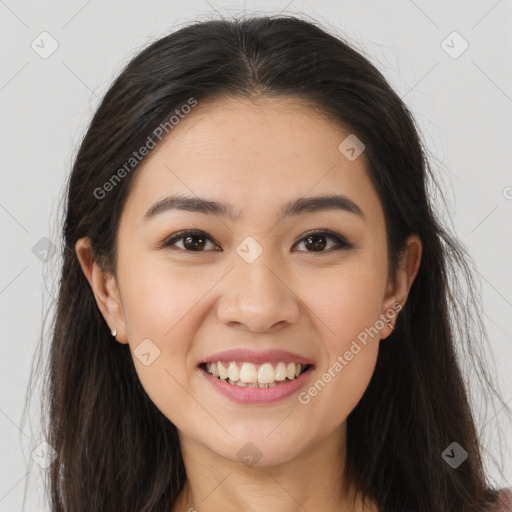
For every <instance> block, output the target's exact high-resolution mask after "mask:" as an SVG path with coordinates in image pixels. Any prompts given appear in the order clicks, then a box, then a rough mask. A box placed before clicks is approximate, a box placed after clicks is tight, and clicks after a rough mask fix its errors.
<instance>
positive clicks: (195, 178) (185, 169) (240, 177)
mask: <svg viewBox="0 0 512 512" xmlns="http://www.w3.org/2000/svg"><path fill="white" fill-rule="evenodd" d="M350 135H351V132H350V129H349V128H348V127H344V126H343V125H342V124H341V123H337V122H335V121H334V120H332V119H330V118H328V117H327V116H326V115H322V113H321V111H319V110H316V109H314V108H312V107H311V106H310V105H308V104H307V103H305V102H304V101H301V100H300V99H298V98H287V97H279V98H260V99H257V100H245V99H238V98H226V99H222V100H216V101H213V102H207V103H201V102H199V104H198V105H197V106H196V107H195V108H194V109H193V110H192V111H191V112H190V113H189V114H187V115H186V116H184V117H183V118H182V119H181V120H180V121H179V123H178V124H177V125H175V126H174V127H173V128H172V131H171V132H170V133H169V135H168V136H167V138H166V139H164V140H163V141H162V142H161V143H160V144H159V145H158V146H157V147H156V148H155V149H153V150H152V152H151V153H150V154H149V156H148V157H146V159H145V161H144V162H143V163H142V165H141V166H140V167H139V169H137V171H136V175H135V176H134V179H135V182H134V186H133V188H132V191H131V193H130V196H129V198H128V200H127V204H126V206H125V213H123V215H124V216H126V217H127V218H128V220H130V221H131V222H133V223H134V224H136V225H141V223H142V219H143V217H144V215H145V213H146V211H147V209H148V208H150V207H151V206H152V205H153V204H154V203H155V202H156V201H158V200H161V199H163V198H165V197H166V196H167V195H171V194H177V193H178V194H185V195H188V196H196V197H207V198H209V199H214V200H215V199H216V200H218V201H222V202H225V203H228V204H230V205H233V207H234V210H235V212H236V214H237V216H238V218H239V219H240V220H246V219H249V218H254V216H255V215H256V216H258V217H261V216H262V215H264V214H266V213H267V212H268V213H269V215H274V216H275V215H276V214H277V213H279V212H278V209H280V208H281V206H282V205H283V204H285V203H288V202H290V201H292V200H294V199H296V198H297V197H304V196H311V195H325V194H333V193H340V194H343V195H346V196H348V197H350V198H351V199H352V200H353V201H354V202H357V203H358V204H361V203H362V204H364V205H365V209H369V210H372V209H377V210H378V209H379V208H380V201H379V199H378V197H377V195H376V193H375V191H374V189H373V186H372V185H371V182H370V180H369V177H368V174H367V169H366V159H365V155H364V153H362V154H361V156H359V157H358V158H356V159H355V160H352V161H351V160H349V159H348V158H347V157H346V156H345V155H344V154H343V153H342V152H341V151H340V150H339V146H340V144H341V143H342V142H343V141H344V140H345V139H346V138H347V137H348V136H350ZM270 210H271V211H270ZM369 213H371V211H370V212H369ZM377 213H379V212H377ZM125 214H126V215H125Z"/></svg>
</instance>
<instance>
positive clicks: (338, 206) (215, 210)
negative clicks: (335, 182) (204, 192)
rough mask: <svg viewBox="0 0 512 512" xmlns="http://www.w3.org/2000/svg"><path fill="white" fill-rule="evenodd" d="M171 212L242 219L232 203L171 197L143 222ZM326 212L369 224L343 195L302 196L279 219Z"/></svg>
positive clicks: (145, 216) (354, 204)
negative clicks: (347, 216) (343, 215)
mask: <svg viewBox="0 0 512 512" xmlns="http://www.w3.org/2000/svg"><path fill="white" fill-rule="evenodd" d="M170 210H184V211H190V212H197V213H203V214H206V215H218V216H221V217H227V218H229V219H230V220H232V221H237V220H239V219H240V218H241V217H242V215H241V213H240V212H238V213H235V212H234V211H233V208H232V206H231V205H230V204H227V203H220V202H218V201H211V200H209V199H204V198H200V197H186V196H176V195H175V196H169V197H166V198H164V199H162V200H160V201H158V202H157V203H155V204H154V205H153V206H151V207H150V208H149V209H148V210H147V212H146V214H145V215H144V218H143V220H144V222H147V221H149V220H150V219H153V218H154V217H157V216H158V215H161V214H162V213H164V212H167V211H170ZM327 210H342V211H344V212H348V213H352V214H354V215H357V216H359V217H360V218H361V219H362V220H365V221H366V218H365V216H364V213H363V211H362V210H361V208H360V207H359V206H358V205H357V204H356V203H354V201H352V200H351V199H349V198H348V197H346V196H344V195H339V194H338V195H321V196H315V197H300V198H298V199H295V200H294V201H290V202H289V203H287V204H285V205H284V206H283V207H282V208H281V211H280V220H282V219H284V218H285V217H291V216H295V215H301V214H305V213H315V212H320V211H327Z"/></svg>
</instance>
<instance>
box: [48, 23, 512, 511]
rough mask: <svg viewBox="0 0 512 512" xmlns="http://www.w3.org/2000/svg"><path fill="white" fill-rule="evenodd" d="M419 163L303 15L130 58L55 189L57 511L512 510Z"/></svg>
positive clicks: (349, 60) (366, 81)
mask: <svg viewBox="0 0 512 512" xmlns="http://www.w3.org/2000/svg"><path fill="white" fill-rule="evenodd" d="M432 179H433V177H432V176H431V174H430V171H429V167H428V162H427V159H426V156H425V153H424V151H423V149H422V145H421V141H420V138H419V135H418V133H417V131H416V129H415V126H414V121H413V119H412V116H411V114H410V113H409V111H408V109H407V108H406V106H405V105H404V104H403V103H402V101H401V100H400V98H399V97H398V96H397V94H396V93H395V92H394V91H393V90H392V89H391V88H390V86H389V85H388V84H387V83H386V81H385V79H384V78H383V77H382V75H381V74H380V73H379V72H378V71H377V69H376V68H375V67H374V66H373V65H372V64H370V63H369V62H368V61H367V60H366V59H365V58H364V57H363V56H361V55H360V54H359V53H358V52H356V51H355V50H354V49H352V48H351V47H349V46H348V45H347V44H346V43H344V42H343V41H341V40H340V39H339V38H337V37H335V36H333V35H330V34H328V33H326V32H325V31H323V30H322V29H321V28H319V27H317V26H316V25H315V24H313V23H309V22H306V21H303V20H300V19H297V18H294V17H284V16H282V17H273V18H268V17H257V18H250V19H246V20H242V21H238V20H237V21H228V20H217V21H209V22H201V23H196V24H193V25H190V26H188V27H185V28H182V29H181V30H179V31H177V32H175V33H173V34H171V35H169V36H167V37H164V38H162V39H160V40H159V41H156V42H155V43H153V44H151V45H150V46H149V47H148V48H146V49H145V50H144V51H142V52H141V53H140V54H139V55H137V56H136V57H135V58H134V59H133V60H132V61H131V62H130V63H129V64H128V65H127V67H126V68H125V69H124V70H123V72H122V73H121V74H120V76H119V77H118V78H117V80H116V81H115V82H114V84H113V85H112V86H111V87H110V89H109V91H108V92H107V94H106V95H105V98H104V99H103V101H102V103H101V105H100V106H99V108H98V110H97V112H96V114H95V115H94V118H93V120H92V122H91V124H90V126H89V129H88V131H87V133H86V135H85V138H84V140H83V142H82V144H81V146H80V150H79V152H78V155H77V157H76V161H75V164H74V167H73V170H72V173H71V176H70V181H69V188H68V193H67V210H66V218H65V223H64V229H63V235H64V241H65V249H64V254H63V257H64V263H63V268H62V279H61V282H60V291H59V298H58V307H57V315H56V320H55V325H54V330H53V337H52V342H51V349H50V358H49V367H48V368H49V380H48V389H47V393H46V396H47V400H48V401H49V408H48V412H49V414H48V418H47V433H46V437H47V440H48V443H49V444H50V445H51V446H52V447H53V448H54V449H55V450H56V452H57V453H58V458H57V459H56V460H55V462H54V463H53V464H52V465H51V466H50V469H49V488H50V490H51V494H50V498H51V507H52V510H53V511H55V512H57V511H59V512H60V511H73V512H81V511H84V512H85V511H87V512H90V511H93V510H94V511H96V510H98V511H99V510H102V511H107V510H122V511H134V512H135V511H173V512H175V511H185V510H189V511H193V510H197V511H199V512H209V511H218V510H255V511H261V510H279V511H292V510H293V511H295V510H308V511H316V510H340V511H341V510H343V511H351V512H355V511H357V512H362V511H379V512H391V511H393V512H404V511H421V512H432V511H436V512H444V511H446V512H448V511H450V512H453V511H460V512H470V511H474V512H476V511H479V512H480V511H491V510H492V511H496V510H512V507H511V506H510V503H509V504H508V505H507V504H506V503H505V498H506V493H505V492H504V491H502V493H501V494H500V495H498V491H497V490H496V489H493V488H492V486H491V485H490V483H489V482H488V480H487V478H486V475H485V474H484V470H483V465H482V448H481V444H480V440H479V439H478V436H477V430H476V427H475V421H474V418H473V413H472V410H471V408H470V401H469V397H468V391H467V389H466V385H465V382H464V380H463V375H462V372H461V369H460V362H459V361H460V359H459V354H458V353H457V351H458V349H459V348H460V347H461V346H462V347H465V348H466V349H467V350H468V352H469V353H470V354H472V357H473V360H474V361H476V367H475V370H476V371H477V372H479V375H480V376H481V378H483V379H484V380H486V379H487V380H486V382H488V375H487V373H486V370H485V367H484V366H483V364H482V362H481V361H480V359H479V358H478V357H477V352H476V348H475V344H477V343H478V342H480V339H479V338H480V337H481V335H482V332H483V330H482V324H481V321H480V320H479V318H478V317H475V313H474V312H473V311H472V310H471V305H472V304H474V302H472V301H474V300H475V298H474V296H473V295H472V280H471V274H470V272H469V267H468V264H467V262H466V255H465V253H464V251H463V249H462V248H461V247H460V246H459V245H458V242H457V241H456V239H455V238H454V237H452V236H451V235H450V234H449V233H448V231H447V230H446V229H445V228H443V227H442V225H441V223H440V221H439V219H437V218H436V216H435V214H434V211H433V205H432V200H431V197H430V196H429V193H428V190H429V189H428V186H429V185H430V183H431V180H432ZM457 266H458V267H460V269H462V271H463V276H464V278H465V279H466V284H467V286H468V289H469V295H468V297H466V298H465V299H462V297H461V292H460V290H459V289H458V288H457V287H456V282H455V281H454V279H453V277H454V271H455V270H456V269H457ZM470 315H473V318H476V319H477V320H478V321H477V322H476V330H475V327H471V326H470V323H469V321H468V319H469V318H470ZM488 392H489V393H490V395H489V397H492V396H495V395H496V391H495V389H494V387H492V386H490V387H489V390H488ZM500 500H501V502H500Z"/></svg>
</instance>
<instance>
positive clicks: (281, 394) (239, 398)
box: [199, 366, 313, 405]
mask: <svg viewBox="0 0 512 512" xmlns="http://www.w3.org/2000/svg"><path fill="white" fill-rule="evenodd" d="M312 370H313V366H311V367H310V368H309V369H308V370H307V371H305V372H304V373H302V374H301V375H299V377H297V378H296V379H293V380H291V381H288V382H284V383H283V384H277V385H275V386H272V387H271V388H258V387H251V388H249V387H242V386H237V385H235V384H229V383H228V382H226V381H224V380H221V379H219V378H218V377H214V376H213V375H212V374H210V373H208V372H207V371H206V370H204V369H203V368H199V371H200V373H201V375H203V376H204V378H206V379H207V381H208V382H209V383H210V384H211V385H212V386H213V387H214V389H215V390H216V391H218V392H219V393H221V394H222V395H224V396H225V397H227V398H229V399H230V400H232V401H233V402H236V403H239V404H251V405H253V404H270V403H274V402H278V401H279V400H284V399H285V398H288V397H289V396H291V395H293V394H294V393H296V392H297V391H299V390H300V388H301V387H302V386H304V385H305V383H306V382H307V381H308V380H309V377H310V375H311V373H312Z"/></svg>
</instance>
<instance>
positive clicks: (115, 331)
mask: <svg viewBox="0 0 512 512" xmlns="http://www.w3.org/2000/svg"><path fill="white" fill-rule="evenodd" d="M112 336H114V338H115V337H116V336H117V330H116V329H114V330H113V331H112Z"/></svg>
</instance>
